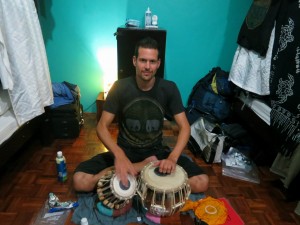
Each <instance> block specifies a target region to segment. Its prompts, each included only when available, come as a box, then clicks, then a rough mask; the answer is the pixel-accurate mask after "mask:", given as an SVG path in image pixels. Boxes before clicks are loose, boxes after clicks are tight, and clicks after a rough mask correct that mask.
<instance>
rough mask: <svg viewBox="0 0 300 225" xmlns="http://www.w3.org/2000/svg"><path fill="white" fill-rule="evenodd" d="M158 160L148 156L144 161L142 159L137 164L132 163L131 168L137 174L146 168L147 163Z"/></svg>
mask: <svg viewBox="0 0 300 225" xmlns="http://www.w3.org/2000/svg"><path fill="white" fill-rule="evenodd" d="M157 160H158V159H157V158H156V156H150V157H148V158H146V159H144V160H143V161H141V162H138V163H134V164H133V166H134V168H135V170H136V171H137V172H141V171H142V169H143V168H144V166H146V165H147V164H148V163H150V162H154V161H157Z"/></svg>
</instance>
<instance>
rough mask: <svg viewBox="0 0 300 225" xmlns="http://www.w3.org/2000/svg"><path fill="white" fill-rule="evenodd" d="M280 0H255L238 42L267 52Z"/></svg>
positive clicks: (263, 54) (250, 48)
mask: <svg viewBox="0 0 300 225" xmlns="http://www.w3.org/2000/svg"><path fill="white" fill-rule="evenodd" d="M280 2H281V1H280V0H255V1H253V3H252V5H251V7H250V9H249V11H248V13H247V16H246V18H245V20H244V22H243V24H242V27H241V30H240V32H239V35H238V40H237V43H238V44H239V45H240V46H242V47H244V48H246V49H248V50H253V51H255V52H257V53H259V54H260V55H261V56H265V55H266V54H267V51H268V48H269V42H270V36H271V33H272V30H273V27H274V24H275V19H276V16H277V13H278V9H279V6H280Z"/></svg>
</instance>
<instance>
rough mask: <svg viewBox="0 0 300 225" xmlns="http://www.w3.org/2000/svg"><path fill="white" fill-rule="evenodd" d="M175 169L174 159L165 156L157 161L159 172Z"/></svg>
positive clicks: (170, 171) (168, 171)
mask: <svg viewBox="0 0 300 225" xmlns="http://www.w3.org/2000/svg"><path fill="white" fill-rule="evenodd" d="M175 169H176V161H175V160H173V159H171V158H167V159H163V160H161V161H159V172H161V173H174V172H175Z"/></svg>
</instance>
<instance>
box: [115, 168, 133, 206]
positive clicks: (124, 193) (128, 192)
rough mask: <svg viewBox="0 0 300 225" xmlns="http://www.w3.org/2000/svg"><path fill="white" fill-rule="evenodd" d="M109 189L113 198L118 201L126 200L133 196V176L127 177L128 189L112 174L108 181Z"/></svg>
mask: <svg viewBox="0 0 300 225" xmlns="http://www.w3.org/2000/svg"><path fill="white" fill-rule="evenodd" d="M110 187H111V190H112V192H113V193H114V194H115V196H117V197H118V198H119V199H123V200H126V199H130V198H132V197H133V196H134V195H135V193H136V188H137V182H136V179H135V177H134V176H132V175H128V187H125V186H124V185H123V184H122V183H121V181H120V179H119V178H118V177H117V176H116V175H115V174H114V175H113V177H112V179H111V181H110Z"/></svg>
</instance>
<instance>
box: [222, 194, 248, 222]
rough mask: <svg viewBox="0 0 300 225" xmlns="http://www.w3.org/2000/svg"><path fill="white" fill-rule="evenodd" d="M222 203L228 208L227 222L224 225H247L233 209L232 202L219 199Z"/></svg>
mask: <svg viewBox="0 0 300 225" xmlns="http://www.w3.org/2000/svg"><path fill="white" fill-rule="evenodd" d="M219 200H220V201H222V202H224V204H225V206H226V208H227V213H228V216H227V220H226V222H225V223H224V225H245V223H244V221H243V220H242V219H241V217H240V216H239V215H238V214H237V212H236V211H235V210H234V208H232V206H231V204H230V202H229V201H228V200H227V199H226V198H219Z"/></svg>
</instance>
